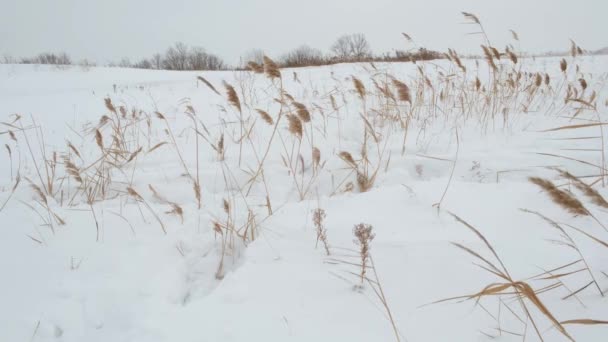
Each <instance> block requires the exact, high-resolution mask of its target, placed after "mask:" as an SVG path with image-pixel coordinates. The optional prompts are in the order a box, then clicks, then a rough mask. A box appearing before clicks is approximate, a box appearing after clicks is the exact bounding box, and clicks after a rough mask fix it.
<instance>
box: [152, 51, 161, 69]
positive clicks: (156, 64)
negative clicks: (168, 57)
mask: <svg viewBox="0 0 608 342" xmlns="http://www.w3.org/2000/svg"><path fill="white" fill-rule="evenodd" d="M151 62H152V67H153V68H154V69H157V70H160V69H161V68H162V67H163V56H162V55H161V54H160V53H155V54H154V55H152V60H151Z"/></svg>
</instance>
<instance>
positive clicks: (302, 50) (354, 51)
mask: <svg viewBox="0 0 608 342" xmlns="http://www.w3.org/2000/svg"><path fill="white" fill-rule="evenodd" d="M403 36H404V37H405V39H406V40H408V42H412V41H411V38H410V37H409V36H408V35H407V34H403ZM589 53H590V54H606V53H608V48H605V49H602V50H598V51H595V52H589ZM565 54H567V53H559V52H547V53H545V54H540V55H530V57H535V56H547V57H548V56H562V55H565ZM263 57H264V51H263V50H261V49H253V50H250V51H249V52H247V53H246V54H245V55H244V56H242V57H241V61H240V63H239V65H236V66H231V65H229V64H228V63H226V62H225V61H224V60H223V59H222V58H221V57H219V56H217V55H215V54H213V53H210V52H207V51H206V50H205V49H204V48H202V47H198V46H192V47H191V46H188V45H186V44H184V43H182V42H177V43H175V44H174V45H173V46H171V47H169V48H168V49H167V50H166V51H165V52H164V53H156V54H154V55H152V56H151V57H149V58H143V59H141V60H139V61H137V62H131V61H130V60H129V59H128V58H123V59H121V60H120V61H118V62H111V63H108V64H106V65H105V66H108V67H122V68H138V69H151V70H244V69H248V68H249V66H248V63H249V62H254V63H257V64H262V62H263ZM469 57H471V58H477V57H479V56H475V55H471V56H469ZM442 58H445V53H443V52H438V51H433V50H428V49H426V48H424V47H418V48H414V49H409V50H407V51H406V50H395V51H393V52H387V53H383V54H379V55H377V54H376V55H375V54H374V53H373V52H372V49H371V47H370V44H369V42H368V40H367V38H366V37H365V35H364V34H361V33H356V34H345V35H342V36H340V37H339V38H338V39H336V41H335V42H334V43H333V44H332V45H331V47H330V49H329V53H324V52H323V51H321V50H319V49H316V48H312V47H310V46H308V45H301V46H299V47H297V48H295V49H293V50H291V51H289V52H287V53H285V54H283V55H282V56H280V57H279V58H276V62H277V64H278V65H279V66H280V67H287V68H289V67H305V66H320V65H329V64H338V63H356V62H412V61H413V62H415V61H424V60H434V59H442ZM0 64H47V65H57V66H69V65H80V66H85V67H89V66H96V65H97V64H96V63H95V62H91V61H89V60H87V59H84V60H81V61H79V62H74V61H73V60H72V58H71V57H70V56H69V55H68V54H67V53H65V52H61V53H49V52H46V53H41V54H38V55H36V56H33V57H24V58H13V57H11V56H4V57H3V58H2V59H0Z"/></svg>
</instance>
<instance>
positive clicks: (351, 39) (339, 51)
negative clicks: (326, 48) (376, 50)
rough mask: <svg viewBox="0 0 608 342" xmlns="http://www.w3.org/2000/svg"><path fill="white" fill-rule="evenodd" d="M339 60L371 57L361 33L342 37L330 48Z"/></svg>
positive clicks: (367, 44)
mask: <svg viewBox="0 0 608 342" xmlns="http://www.w3.org/2000/svg"><path fill="white" fill-rule="evenodd" d="M331 51H332V52H333V53H334V55H335V57H337V58H339V59H362V58H365V57H369V56H371V54H372V52H371V48H370V46H369V43H368V42H367V39H366V38H365V35H363V34H362V33H357V34H348V35H343V36H341V37H340V38H338V39H337V40H336V41H335V43H334V44H333V45H332V46H331Z"/></svg>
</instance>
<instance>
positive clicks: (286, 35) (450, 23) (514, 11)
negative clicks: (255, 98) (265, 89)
mask: <svg viewBox="0 0 608 342" xmlns="http://www.w3.org/2000/svg"><path fill="white" fill-rule="evenodd" d="M0 9H1V12H0V55H2V54H9V55H12V56H27V55H33V54H36V53H39V52H43V51H54V52H58V51H66V52H67V53H68V54H70V55H71V56H72V57H74V58H75V59H81V58H85V57H86V58H89V59H92V60H96V61H97V62H100V63H104V62H108V61H110V60H119V59H120V58H121V57H129V58H131V60H132V61H134V60H136V59H139V58H141V57H148V56H150V55H152V54H153V53H155V52H160V51H164V50H165V49H166V48H167V47H168V46H169V45H171V44H173V43H174V42H176V41H182V42H184V43H186V44H188V45H197V46H201V47H204V48H205V49H206V50H207V51H209V52H213V53H215V54H218V55H219V56H221V57H223V58H224V59H225V60H226V61H227V62H229V63H236V62H237V61H238V58H239V56H241V55H243V54H244V53H245V52H247V51H248V50H250V49H252V48H261V49H263V50H265V51H266V53H268V54H269V55H271V56H277V55H280V54H282V53H283V52H286V51H288V50H289V49H292V48H294V47H297V46H299V45H301V44H308V45H310V46H312V47H316V48H319V49H321V50H323V51H326V50H328V49H329V46H330V45H331V44H332V42H333V41H334V40H335V38H336V37H338V36H339V35H341V34H344V33H364V34H365V35H366V36H367V38H368V40H369V42H370V44H371V46H372V49H373V50H374V52H377V53H379V52H384V51H392V50H394V49H403V48H404V40H403V38H402V37H401V35H400V33H401V32H406V33H408V34H410V35H411V36H412V37H413V38H414V40H415V41H416V42H417V43H418V44H419V45H421V46H426V47H428V48H431V49H437V50H441V51H444V50H446V49H447V48H448V47H451V48H456V49H457V50H458V51H460V52H462V53H470V52H474V53H478V52H479V44H480V42H481V39H480V37H479V36H471V35H467V32H471V31H472V30H474V28H473V27H472V26H469V25H462V23H463V22H464V20H463V19H462V15H461V14H460V12H461V11H467V12H472V13H475V14H476V15H477V16H478V17H479V18H480V19H481V20H482V23H483V24H484V26H485V27H486V31H487V32H488V34H489V36H490V39H491V40H492V43H493V45H495V46H497V47H499V48H503V47H504V45H505V44H506V43H508V42H510V34H509V31H508V30H509V29H513V30H515V31H516V32H518V33H519V36H520V39H521V48H522V49H523V50H526V51H530V52H538V51H545V50H565V49H567V48H568V47H569V41H568V39H569V38H572V39H574V40H575V41H576V42H577V43H578V44H579V45H580V46H582V47H583V48H585V49H598V48H601V47H604V46H607V45H608V19H607V17H606V15H607V14H608V0H569V1H567V0H508V1H505V0H333V1H332V0H216V1H211V0H164V1H161V0H145V1H144V0H0Z"/></svg>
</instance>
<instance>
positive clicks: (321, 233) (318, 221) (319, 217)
mask: <svg viewBox="0 0 608 342" xmlns="http://www.w3.org/2000/svg"><path fill="white" fill-rule="evenodd" d="M326 217H327V215H326V214H325V210H323V209H321V208H317V209H315V210H313V212H312V222H313V223H314V225H315V230H316V233H317V243H316V245H315V248H316V247H317V246H318V245H319V241H321V242H322V243H323V247H324V248H325V253H326V254H327V255H328V256H329V255H330V254H331V253H330V252H329V243H328V242H327V228H325V224H324V221H325V218H326Z"/></svg>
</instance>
